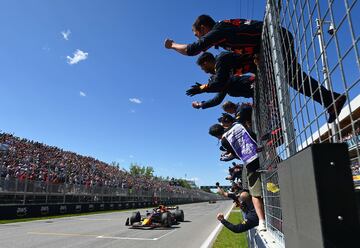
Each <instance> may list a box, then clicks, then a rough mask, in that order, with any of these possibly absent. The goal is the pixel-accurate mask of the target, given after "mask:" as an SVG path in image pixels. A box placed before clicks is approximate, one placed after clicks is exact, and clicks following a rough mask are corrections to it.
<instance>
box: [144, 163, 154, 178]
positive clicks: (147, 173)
mask: <svg viewBox="0 0 360 248" xmlns="http://www.w3.org/2000/svg"><path fill="white" fill-rule="evenodd" d="M153 175H154V168H153V167H152V166H146V168H145V176H148V177H152V176H153Z"/></svg>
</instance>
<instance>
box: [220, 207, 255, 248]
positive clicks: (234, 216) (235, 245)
mask: <svg viewBox="0 0 360 248" xmlns="http://www.w3.org/2000/svg"><path fill="white" fill-rule="evenodd" d="M228 221H230V222H231V223H233V224H238V223H240V222H241V221H242V215H241V213H240V211H239V209H238V208H234V209H233V210H232V212H231V213H230V215H229V218H228ZM239 247H241V248H247V247H248V243H247V239H246V232H245V233H233V232H232V231H230V230H229V229H227V228H226V227H222V229H221V231H220V233H219V235H218V236H217V238H216V240H215V242H214V244H213V248H239Z"/></svg>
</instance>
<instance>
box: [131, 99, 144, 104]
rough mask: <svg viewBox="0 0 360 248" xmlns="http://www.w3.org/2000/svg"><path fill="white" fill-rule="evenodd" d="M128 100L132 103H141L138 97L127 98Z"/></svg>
mask: <svg viewBox="0 0 360 248" xmlns="http://www.w3.org/2000/svg"><path fill="white" fill-rule="evenodd" d="M129 101H130V102H132V103H137V104H140V103H141V100H140V99H139V98H129Z"/></svg>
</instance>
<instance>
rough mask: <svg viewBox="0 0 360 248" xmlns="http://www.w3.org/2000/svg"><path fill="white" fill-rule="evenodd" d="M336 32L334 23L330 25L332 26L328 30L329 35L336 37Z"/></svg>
mask: <svg viewBox="0 0 360 248" xmlns="http://www.w3.org/2000/svg"><path fill="white" fill-rule="evenodd" d="M335 31H336V29H335V26H334V23H332V22H331V23H330V25H329V29H328V31H327V32H328V34H330V35H334V34H335Z"/></svg>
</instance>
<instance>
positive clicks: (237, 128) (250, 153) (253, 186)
mask: <svg viewBox="0 0 360 248" xmlns="http://www.w3.org/2000/svg"><path fill="white" fill-rule="evenodd" d="M209 134H210V135H211V136H214V137H216V138H218V139H219V140H221V144H222V146H223V147H224V148H225V149H227V150H228V152H229V153H232V154H236V156H237V157H238V158H240V159H241V160H242V161H243V162H244V164H245V166H246V169H247V182H248V187H249V191H250V194H251V196H252V201H253V204H254V206H255V210H256V213H257V215H258V217H259V229H260V230H262V231H263V230H266V227H265V215H264V207H263V201H262V195H261V191H262V190H261V178H260V173H259V172H257V170H258V169H259V167H260V163H259V158H258V155H257V144H256V141H255V140H256V137H255V134H254V133H252V132H251V131H250V130H247V129H246V128H245V127H244V126H243V125H241V124H240V123H234V124H233V126H232V127H231V128H230V129H229V130H228V131H225V129H224V127H223V126H221V125H220V124H214V125H212V126H211V127H210V129H209Z"/></svg>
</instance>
